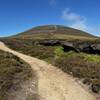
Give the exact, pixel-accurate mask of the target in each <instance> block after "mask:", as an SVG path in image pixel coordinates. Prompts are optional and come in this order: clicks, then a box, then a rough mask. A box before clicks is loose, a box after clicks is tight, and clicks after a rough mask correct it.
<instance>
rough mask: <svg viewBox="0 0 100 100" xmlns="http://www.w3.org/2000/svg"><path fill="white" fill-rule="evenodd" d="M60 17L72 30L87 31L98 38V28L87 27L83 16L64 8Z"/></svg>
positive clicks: (99, 33) (99, 34) (99, 30)
mask: <svg viewBox="0 0 100 100" xmlns="http://www.w3.org/2000/svg"><path fill="white" fill-rule="evenodd" d="M61 17H62V19H63V20H65V21H66V24H67V25H68V26H70V27H72V28H76V29H79V30H83V31H87V32H89V33H92V34H94V35H97V36H100V26H96V25H95V26H94V25H93V26H91V25H89V24H88V22H87V18H86V17H85V16H81V15H80V14H77V13H75V12H72V11H71V10H70V9H69V8H66V9H65V10H64V11H63V12H62V16H61Z"/></svg>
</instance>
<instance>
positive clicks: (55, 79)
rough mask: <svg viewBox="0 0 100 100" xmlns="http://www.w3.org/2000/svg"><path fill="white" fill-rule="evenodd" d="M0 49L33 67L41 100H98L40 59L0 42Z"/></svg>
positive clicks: (70, 78) (67, 76)
mask: <svg viewBox="0 0 100 100" xmlns="http://www.w3.org/2000/svg"><path fill="white" fill-rule="evenodd" d="M0 49H1V50H4V51H7V52H10V53H13V54H14V55H16V56H18V57H20V58H21V59H23V60H24V61H25V62H27V63H28V64H30V65H31V67H32V69H33V70H35V71H36V72H37V75H38V92H39V95H40V100H96V98H95V97H94V96H93V95H91V94H90V93H89V92H88V91H86V90H85V89H83V88H82V87H81V86H80V85H79V84H78V83H76V82H75V80H74V79H73V78H72V77H70V76H69V75H67V74H65V73H63V72H62V71H61V70H59V69H57V68H56V67H54V66H51V65H50V64H48V63H46V62H44V61H41V60H39V59H36V58H33V57H30V56H26V55H24V54H21V53H18V52H16V51H13V50H11V49H9V48H8V47H6V46H5V45H4V44H3V43H1V42H0Z"/></svg>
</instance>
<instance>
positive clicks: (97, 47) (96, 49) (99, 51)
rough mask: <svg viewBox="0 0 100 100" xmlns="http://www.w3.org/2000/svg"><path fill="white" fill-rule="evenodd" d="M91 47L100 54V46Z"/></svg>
mask: <svg viewBox="0 0 100 100" xmlns="http://www.w3.org/2000/svg"><path fill="white" fill-rule="evenodd" d="M91 47H92V49H93V50H94V52H95V54H100V44H93V45H91Z"/></svg>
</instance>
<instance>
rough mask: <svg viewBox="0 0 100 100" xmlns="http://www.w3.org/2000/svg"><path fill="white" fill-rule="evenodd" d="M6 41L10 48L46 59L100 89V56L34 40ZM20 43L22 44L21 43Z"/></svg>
mask: <svg viewBox="0 0 100 100" xmlns="http://www.w3.org/2000/svg"><path fill="white" fill-rule="evenodd" d="M13 41H14V42H12V41H10V42H8V41H7V42H5V43H6V44H7V45H8V46H9V47H10V48H12V49H14V50H17V51H19V52H22V53H24V54H27V55H30V56H33V57H37V58H39V59H42V60H45V61H47V62H49V63H52V64H53V65H55V66H57V67H58V68H60V69H62V70H63V71H64V72H66V73H68V74H71V75H73V76H74V77H77V78H80V79H83V80H84V81H83V83H85V84H88V85H90V86H91V90H92V91H94V92H97V93H98V92H99V91H100V56H98V55H90V54H85V53H75V52H73V51H70V52H64V51H63V47H61V46H43V45H37V44H35V45H34V44H33V42H32V41H29V40H28V41H26V40H13ZM19 44H20V45H19Z"/></svg>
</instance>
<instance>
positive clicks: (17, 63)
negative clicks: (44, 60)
mask: <svg viewBox="0 0 100 100" xmlns="http://www.w3.org/2000/svg"><path fill="white" fill-rule="evenodd" d="M32 76H33V72H32V71H31V68H30V66H29V65H28V64H26V63H25V62H24V61H23V60H21V59H19V58H18V57H16V56H14V55H13V54H11V53H7V52H4V51H1V50H0V100H7V94H9V93H8V90H9V89H10V88H11V87H13V86H14V87H15V88H18V87H19V84H21V82H24V81H26V80H29V79H30V78H31V77H32Z"/></svg>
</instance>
